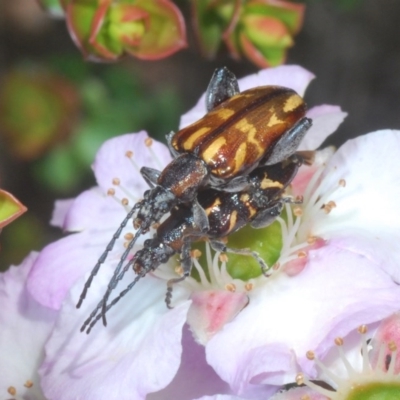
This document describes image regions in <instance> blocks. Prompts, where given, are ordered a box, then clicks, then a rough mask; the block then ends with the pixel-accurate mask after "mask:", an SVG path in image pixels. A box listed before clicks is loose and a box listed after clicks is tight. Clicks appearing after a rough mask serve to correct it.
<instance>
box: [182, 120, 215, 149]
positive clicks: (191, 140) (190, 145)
mask: <svg viewBox="0 0 400 400" xmlns="http://www.w3.org/2000/svg"><path fill="white" fill-rule="evenodd" d="M210 130H211V128H210V127H209V126H203V127H202V128H200V129H198V130H197V131H195V132H193V133H192V134H191V135H190V136H189V137H188V138H187V139H186V140H185V141H184V142H183V148H184V149H185V150H192V149H193V145H194V143H195V142H196V141H197V140H198V139H200V138H201V137H203V136H204V135H205V134H206V133H208V132H209V131H210Z"/></svg>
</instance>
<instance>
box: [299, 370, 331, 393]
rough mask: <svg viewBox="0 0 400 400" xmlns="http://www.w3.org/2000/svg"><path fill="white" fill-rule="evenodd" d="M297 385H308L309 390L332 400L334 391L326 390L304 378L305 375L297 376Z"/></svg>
mask: <svg viewBox="0 0 400 400" xmlns="http://www.w3.org/2000/svg"><path fill="white" fill-rule="evenodd" d="M296 383H297V384H298V385H307V386H308V387H309V388H311V389H314V390H315V391H316V392H318V393H321V394H323V395H324V396H326V397H328V398H331V396H332V393H333V392H332V391H331V390H328V389H325V388H323V387H321V386H319V385H317V384H315V383H314V382H311V381H310V380H309V379H308V378H307V377H305V376H304V374H302V373H300V374H297V376H296Z"/></svg>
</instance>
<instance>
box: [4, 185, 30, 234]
mask: <svg viewBox="0 0 400 400" xmlns="http://www.w3.org/2000/svg"><path fill="white" fill-rule="evenodd" d="M26 210H27V208H26V207H25V206H24V205H23V204H22V203H21V202H20V201H19V200H18V199H17V198H15V197H14V196H13V195H12V194H11V193H8V192H6V191H5V190H2V189H0V229H1V228H4V227H5V226H6V225H8V224H9V223H11V222H12V221H14V220H15V219H16V218H18V217H19V216H20V215H22V214H23V213H24V212H25V211H26Z"/></svg>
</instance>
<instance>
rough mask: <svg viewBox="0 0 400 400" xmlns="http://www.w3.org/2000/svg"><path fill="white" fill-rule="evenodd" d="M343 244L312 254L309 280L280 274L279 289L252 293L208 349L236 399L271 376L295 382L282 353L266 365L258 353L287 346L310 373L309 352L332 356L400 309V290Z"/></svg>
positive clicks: (275, 282)
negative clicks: (338, 340) (342, 341)
mask: <svg viewBox="0 0 400 400" xmlns="http://www.w3.org/2000/svg"><path fill="white" fill-rule="evenodd" d="M342 245H343V243H342V242H340V241H336V242H334V241H331V243H329V245H327V246H325V247H322V248H320V249H318V250H316V251H311V252H310V255H309V263H308V265H307V266H306V268H305V269H304V271H303V272H302V273H301V274H298V275H296V276H295V277H285V276H284V274H279V275H278V276H277V277H276V279H273V280H271V283H270V284H271V287H268V286H264V287H262V288H261V289H260V290H259V291H258V292H257V293H256V292H254V293H252V295H251V297H250V304H249V305H248V306H247V307H246V308H245V309H244V310H243V311H242V312H241V313H240V314H239V315H238V316H237V317H236V318H235V319H234V320H233V321H232V322H231V323H229V324H227V325H226V326H225V328H224V329H223V330H222V331H220V332H219V333H218V335H215V336H214V337H213V338H212V339H211V340H210V342H209V343H208V344H207V346H206V349H207V352H206V354H207V360H208V361H209V363H210V364H211V365H212V366H213V367H214V368H215V370H216V371H217V373H218V374H219V375H220V376H221V378H222V379H224V380H226V381H227V382H229V383H230V384H231V385H232V387H234V388H235V389H236V390H235V393H237V394H239V395H241V394H242V393H245V392H246V390H247V387H246V385H249V384H250V383H251V382H252V381H254V380H255V379H258V378H259V376H261V377H269V374H271V373H273V377H274V379H275V382H276V383H277V382H280V383H287V382H293V381H294V376H295V374H296V372H297V369H296V368H295V367H294V366H293V364H292V363H287V364H286V367H284V364H282V357H283V356H284V354H283V353H282V351H281V355H280V357H278V358H276V359H275V358H273V357H271V358H270V359H269V361H268V362H267V361H266V362H264V363H263V365H261V363H258V361H257V354H258V353H257V352H255V349H262V348H263V347H267V348H268V347H269V346H271V345H275V346H278V345H281V346H285V347H286V348H287V352H286V357H289V356H290V354H291V352H294V353H293V354H295V355H296V356H297V360H298V362H299V364H300V366H301V367H302V368H303V369H304V370H305V371H306V372H308V371H307V370H306V369H305V368H310V366H309V363H307V359H306V357H305V353H306V351H308V350H310V349H313V350H315V351H316V352H317V354H324V353H326V351H327V350H328V349H329V348H330V347H331V346H332V343H333V339H334V338H335V337H336V336H345V335H346V334H347V333H348V332H350V331H352V330H353V329H355V328H357V327H358V326H359V325H361V324H368V323H372V322H375V321H378V320H380V319H382V318H385V317H386V316H388V315H390V314H391V313H392V312H393V311H394V310H396V309H397V308H398V304H400V287H399V286H398V285H396V284H395V283H394V282H393V281H392V279H390V277H389V276H388V275H387V274H386V273H384V272H383V271H382V270H380V269H379V268H377V265H375V264H374V263H372V262H371V261H370V260H369V259H368V258H367V257H364V256H363V255H362V254H360V253H353V252H350V251H348V250H345V249H343V248H342ZM238 344H240V346H239V345H238ZM283 348H284V347H283ZM267 353H268V352H266V354H267ZM260 354H262V353H260ZM250 355H251V356H253V357H252V358H251V357H250ZM250 360H251V362H249V361H250ZM254 365H256V366H258V368H259V369H257V368H254ZM278 371H280V372H278ZM276 372H278V373H276ZM289 377H291V378H289ZM269 382H271V381H270V380H269Z"/></svg>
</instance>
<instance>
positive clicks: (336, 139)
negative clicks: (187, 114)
mask: <svg viewBox="0 0 400 400" xmlns="http://www.w3.org/2000/svg"><path fill="white" fill-rule="evenodd" d="M7 3H8V4H7ZM10 3H13V4H14V5H13V6H10ZM342 3H343V4H342V6H340V5H339V4H338V2H337V1H334V0H314V1H309V2H308V3H307V9H306V14H305V21H304V26H303V29H302V31H301V33H300V34H299V35H298V36H297V37H296V38H295V46H294V47H293V48H292V49H291V50H290V51H289V54H288V60H287V63H288V64H299V65H302V66H303V67H305V68H307V69H309V70H310V71H312V72H313V73H314V74H315V75H316V77H317V79H316V80H314V82H313V83H312V84H311V85H310V87H309V89H308V91H307V94H306V101H307V103H308V105H309V106H313V105H316V104H323V103H327V104H337V105H340V106H341V107H342V109H343V110H345V111H347V112H348V113H349V116H348V117H347V119H346V120H345V122H344V123H343V125H342V126H341V127H340V128H339V130H338V132H337V133H336V134H335V135H334V136H333V137H332V138H331V139H330V142H331V143H334V144H336V145H340V144H341V143H343V142H344V141H346V140H347V139H349V138H352V137H355V136H358V135H361V134H364V133H367V132H371V131H374V130H377V129H383V128H396V129H400V34H399V26H400V1H399V0H379V1H378V0H360V1H358V3H357V4H356V5H355V6H354V7H346V2H345V0H343V1H342ZM347 5H348V6H349V5H350V0H349V3H348V4H347ZM186 11H187V10H186ZM188 25H189V24H188ZM188 31H189V32H188V33H189V40H190V42H189V43H190V47H189V48H188V49H186V50H184V51H181V52H179V53H178V54H176V55H174V56H172V57H170V58H168V59H166V60H162V61H158V62H143V61H139V60H135V59H130V60H128V61H124V62H126V63H128V64H130V65H132V69H133V71H134V73H135V74H137V75H139V76H140V79H141V80H142V81H143V82H144V83H145V84H146V85H147V86H148V88H149V90H150V91H151V90H153V88H155V87H157V86H159V85H163V84H165V83H168V84H170V85H173V86H174V87H175V88H176V90H177V91H178V93H179V94H180V96H181V98H182V104H183V109H182V111H184V110H187V109H189V108H190V107H191V106H193V105H194V103H195V102H196V101H197V99H198V98H199V96H200V95H201V93H202V92H203V91H204V90H205V88H206V86H207V84H208V81H209V79H210V76H211V74H212V72H213V70H214V68H215V67H217V66H221V65H226V66H228V67H229V68H230V69H231V70H232V71H234V72H235V73H236V74H237V76H239V77H240V76H243V75H245V74H248V73H251V72H255V71H256V70H257V69H256V68H255V67H254V66H252V65H251V64H250V63H249V62H247V61H246V60H242V61H241V62H237V61H234V60H232V59H231V58H230V57H229V56H227V55H226V54H221V55H220V56H219V57H218V58H217V59H216V60H213V61H211V62H210V61H206V60H204V59H202V58H201V57H200V55H199V53H198V52H197V49H196V45H195V44H194V42H193V40H192V37H191V35H192V33H191V28H190V26H188ZM64 52H75V53H76V54H78V50H76V48H75V47H74V45H73V43H72V41H71V39H70V37H69V35H68V32H67V30H66V27H65V24H64V22H63V21H62V20H60V21H54V20H51V19H49V18H48V17H47V16H46V15H45V14H44V13H42V12H40V11H39V12H38V7H37V5H36V3H35V2H34V0H12V1H11V2H9V0H0V78H1V76H2V75H3V74H4V73H5V72H6V71H8V70H9V69H10V68H11V67H12V66H13V65H14V64H15V63H16V62H19V61H20V60H23V59H33V60H40V59H41V58H43V57H46V56H47V55H48V54H60V53H64ZM104 68H107V65H104ZM0 90H1V87H0ZM134 112H135V107H134V105H132V113H134ZM154 118H157V112H155V116H154ZM118 133H120V132H118ZM166 133H167V132H166ZM0 146H2V148H0V186H1V187H2V188H4V189H6V190H9V191H11V192H12V193H13V194H14V195H16V196H17V197H18V198H19V199H20V200H21V201H22V202H23V203H24V204H25V205H26V206H27V207H28V208H29V213H31V214H33V215H35V217H37V218H38V220H39V221H41V222H40V223H41V228H40V229H44V230H45V232H46V234H45V238H46V239H45V240H47V241H48V240H50V239H52V238H54V237H57V236H59V235H60V233H59V232H57V231H56V230H55V229H52V230H48V228H47V224H48V220H49V218H50V216H51V212H52V207H53V203H54V200H55V194H54V193H51V192H49V191H46V190H44V189H43V188H42V187H41V186H40V185H38V184H37V182H35V181H33V180H32V177H31V176H30V174H29V168H30V166H29V164H27V163H20V162H17V161H16V160H14V159H13V158H12V157H10V156H9V155H8V153H7V149H6V148H5V147H4V146H3V145H2V144H1V142H0ZM376 157H379V154H377V155H376ZM90 184H94V181H88V182H85V185H84V187H87V186H88V185H90ZM371 184H372V183H371ZM84 187H80V188H78V189H76V190H75V191H74V192H71V193H68V194H67V197H72V196H75V195H76V194H78V193H79V191H81V190H82V189H83V188H84ZM371 212H373V210H371ZM7 229H8V228H6V229H5V230H4V232H3V236H2V238H0V240H2V241H4V240H5V239H4V238H5V237H6V235H7ZM12 243H13V244H14V246H15V247H16V248H18V246H19V238H15V237H14V238H12ZM3 247H5V245H4V246H3ZM20 253H21V254H19V257H17V258H19V259H15V260H12V261H13V262H19V261H20V258H21V257H22V256H23V255H24V254H22V253H24V251H23V249H22V248H21V252H20ZM1 254H2V253H0V259H1Z"/></svg>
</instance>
